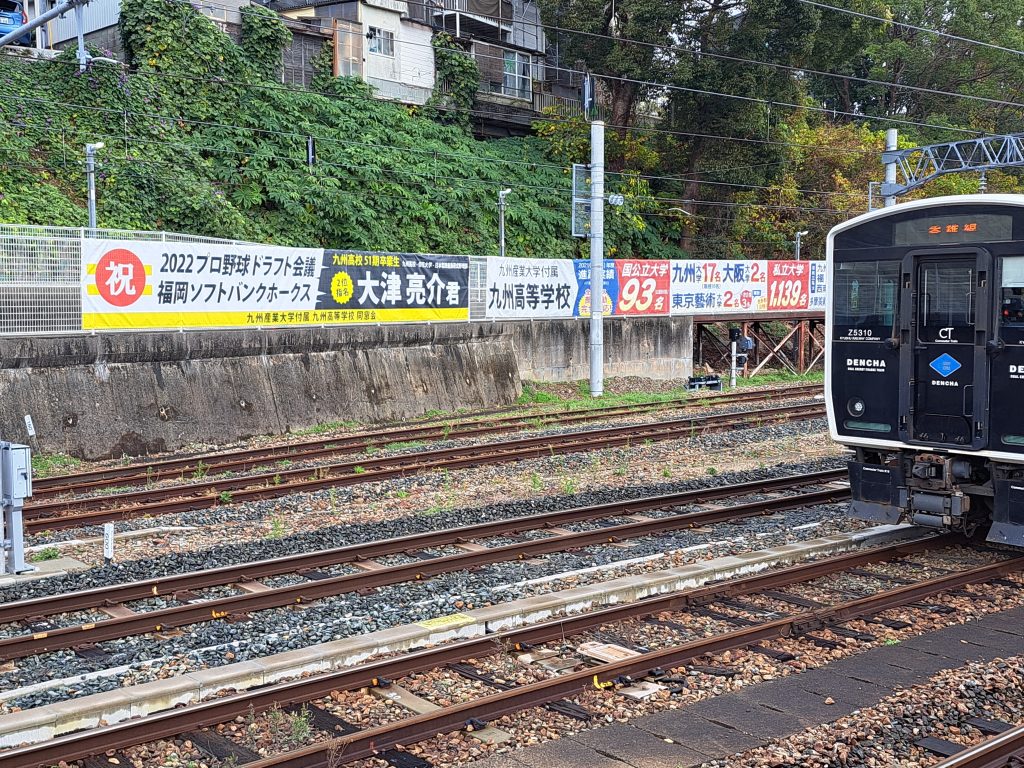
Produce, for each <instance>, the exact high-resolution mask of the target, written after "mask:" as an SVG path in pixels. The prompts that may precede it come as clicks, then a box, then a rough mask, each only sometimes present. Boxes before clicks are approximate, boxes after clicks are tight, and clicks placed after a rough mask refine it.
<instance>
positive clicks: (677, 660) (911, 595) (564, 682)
mask: <svg viewBox="0 0 1024 768" xmlns="http://www.w3.org/2000/svg"><path fill="white" fill-rule="evenodd" d="M1022 568H1024V557H1017V558H1013V559H1011V560H1004V561H1002V562H999V563H994V564H989V565H984V566H980V567H977V568H972V569H970V570H968V571H963V572H960V573H954V574H947V575H943V576H939V577H936V578H934V579H929V580H927V581H924V582H920V583H917V584H910V585H907V586H904V587H897V588H895V589H891V590H887V591H885V592H882V593H880V594H877V595H872V596H870V597H865V598H861V599H859V600H852V601H850V602H846V603H841V604H839V605H836V606H830V607H827V608H819V609H816V610H813V611H809V612H806V613H804V614H799V615H796V616H792V617H786V618H782V619H778V620H776V621H770V622H765V623H763V624H758V625H755V626H752V627H749V628H745V629H740V630H737V631H735V632H729V633H727V634H724V635H721V636H719V637H718V638H715V639H712V640H710V641H708V640H695V641H693V642H690V643H686V644H684V645H680V646H675V647H672V648H665V649H661V650H656V651H651V652H649V653H645V654H642V655H640V656H636V657H632V658H628V659H624V660H622V661H617V662H608V663H605V664H602V665H600V666H598V667H596V668H591V669H584V670H581V671H579V672H570V673H568V674H565V675H562V676H560V677H556V678H554V679H552V680H548V681H542V682H538V683H532V684H530V685H524V686H522V687H518V688H513V689H511V690H509V691H505V692H502V693H496V694H492V695H490V696H485V697H482V698H477V699H473V700H471V701H468V702H464V703H462V704H455V705H453V706H450V707H445V708H443V709H441V710H438V711H437V712H433V713H429V714H426V715H416V716H414V717H411V718H408V719H406V720H400V721H398V722H397V723H392V724H390V725H384V726H379V727H376V728H370V729H367V730H365V731H361V732H359V733H356V734H352V735H350V736H342V737H340V738H336V739H332V740H329V741H326V742H322V743H320V744H316V745H314V746H310V747H305V748H301V749H296V750H293V751H291V752H288V753H286V754H283V755H277V756H275V757H269V758H266V759H263V760H257V761H255V762H251V763H248V764H247V765H246V766H245V768H332V766H331V763H333V764H334V765H337V764H338V760H341V761H342V762H343V763H348V762H352V761H354V760H359V759H363V758H368V757H372V756H373V755H374V754H376V753H377V752H379V751H380V750H384V749H392V748H394V747H396V746H398V745H400V744H406V745H407V744H415V743H416V742H418V741H423V740H424V739H427V738H431V737H433V736H436V735H438V734H440V733H447V732H449V731H454V730H459V729H461V728H463V727H465V725H466V723H467V722H469V721H471V720H483V721H489V720H497V719H498V718H501V717H504V716H506V715H510V714H514V713H516V712H519V711H521V710H523V709H529V708H532V707H537V706H541V705H543V704H547V703H549V702H551V701H557V700H558V699H560V698H563V697H565V696H574V695H578V694H579V693H581V692H582V691H583V690H584V689H586V688H587V687H589V686H590V685H592V684H596V685H602V684H605V683H610V682H614V681H615V679H616V678H618V677H620V676H628V675H646V674H649V673H650V671H651V670H653V669H659V668H661V669H671V668H673V667H678V666H680V665H681V664H685V663H687V662H689V661H692V660H693V659H696V658H699V657H700V656H704V655H707V654H715V653H722V652H724V651H727V650H732V649H735V648H740V647H744V646H748V645H751V644H753V643H758V642H763V641H765V640H772V639H775V638H778V637H784V636H788V635H793V634H796V635H799V634H803V633H805V632H808V631H810V630H813V629H818V628H821V627H825V626H827V625H828V624H829V623H833V624H834V623H842V622H844V621H849V620H851V619H854V618H859V617H862V616H867V615H870V614H875V613H879V612H881V611H885V610H887V609H889V608H895V607H898V606H902V605H906V604H907V603H911V602H915V601H917V600H920V599H921V598H923V597H928V596H931V595H934V594H936V593H938V592H942V591H945V590H948V589H955V588H957V587H961V586H964V585H966V584H970V583H973V582H984V581H987V580H989V579H993V578H998V577H1000V576H1003V575H1006V574H1008V573H1011V572H1014V571H1019V570H1021V569H1022Z"/></svg>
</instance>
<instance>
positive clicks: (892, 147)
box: [882, 128, 897, 208]
mask: <svg viewBox="0 0 1024 768" xmlns="http://www.w3.org/2000/svg"><path fill="white" fill-rule="evenodd" d="M896 135H897V134H896V129H895V128H890V129H889V130H887V131H886V132H885V152H886V154H885V155H883V156H882V159H883V161H884V162H885V183H884V184H883V185H882V194H883V195H885V207H886V208H890V207H892V206H894V205H896V195H894V194H893V193H892V190H893V187H895V186H896V158H894V157H891V156H889V155H888V153H890V152H895V151H896Z"/></svg>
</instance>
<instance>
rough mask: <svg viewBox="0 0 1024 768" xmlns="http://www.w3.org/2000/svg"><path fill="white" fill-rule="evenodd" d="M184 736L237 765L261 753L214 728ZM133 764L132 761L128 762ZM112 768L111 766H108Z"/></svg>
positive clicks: (206, 750)
mask: <svg viewBox="0 0 1024 768" xmlns="http://www.w3.org/2000/svg"><path fill="white" fill-rule="evenodd" d="M182 738H184V739H188V740H189V741H191V742H192V743H193V744H195V745H196V746H197V747H198V748H199V749H200V750H201V751H203V752H205V753H206V754H207V755H209V756H210V757H214V758H216V759H217V760H228V761H233V762H234V763H235V764H236V765H244V764H245V763H252V762H255V761H256V760H259V759H260V755H258V754H256V753H255V752H253V751H252V750H251V749H249V748H248V747H245V746H242V745H241V744H238V743H236V742H234V741H232V740H231V739H229V738H228V737H227V736H223V735H221V734H219V733H217V732H216V731H213V730H205V731H189V732H188V733H184V734H182ZM127 765H131V763H127ZM107 768H110V766H107Z"/></svg>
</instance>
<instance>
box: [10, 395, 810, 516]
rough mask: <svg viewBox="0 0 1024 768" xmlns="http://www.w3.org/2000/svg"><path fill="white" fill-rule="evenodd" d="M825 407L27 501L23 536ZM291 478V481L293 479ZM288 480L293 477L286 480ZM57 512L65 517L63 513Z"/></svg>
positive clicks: (801, 414) (797, 415) (664, 436)
mask: <svg viewBox="0 0 1024 768" xmlns="http://www.w3.org/2000/svg"><path fill="white" fill-rule="evenodd" d="M824 412H825V410H824V406H823V405H817V404H815V405H796V406H783V407H777V408H767V409H761V410H757V411H743V412H740V413H733V414H720V415H716V416H711V417H697V418H690V419H678V420H673V421H666V422H659V423H658V424H655V425H644V426H639V427H638V426H635V425H634V426H627V427H609V428H603V429H598V430H585V431H581V432H572V433H566V434H560V435H546V436H543V437H531V438H522V439H519V440H513V441H509V442H505V443H487V444H485V445H472V446H463V447H459V448H448V449H439V450H432V451H420V452H416V453H411V454H401V455H398V456H390V457H386V458H379V459H373V458H366V459H361V460H359V461H351V462H344V463H338V464H332V465H330V466H323V467H316V468H313V469H310V468H305V469H294V470H286V471H281V472H276V473H267V474H261V475H249V476H246V477H241V478H229V479H222V480H211V481H206V482H201V483H192V484H186V485H180V486H168V487H165V488H154V489H147V490H143V491H131V492H128V493H120V494H110V495H105V496H90V497H86V498H84V499H74V500H68V501H51V502H43V503H42V504H34V505H32V506H27V505H26V507H25V511H24V520H25V523H24V525H25V529H26V532H28V533H38V532H40V531H47V530H51V531H52V530H60V529H64V528H72V527H80V526H83V525H93V524H97V523H101V522H109V521H112V520H122V519H130V518H134V517H140V516H143V515H154V514H172V513H176V512H187V511H191V510H196V509H207V508H209V507H213V506H217V505H218V504H222V503H224V502H223V501H221V496H222V495H223V494H224V493H225V492H226V493H229V494H230V495H231V499H230V501H231V502H233V503H234V502H239V501H250V500H254V499H268V498H277V497H280V496H284V495H288V494H292V493H306V492H309V491H315V490H319V489H321V488H328V487H340V486H347V485H357V484H362V483H367V482H373V481H376V480H384V479H389V478H394V477H404V476H407V475H411V474H417V473H420V472H423V471H425V470H428V469H437V468H448V469H458V468H464V467H473V466H479V465H482V464H498V463H504V462H509V461H517V460H520V459H525V458H536V457H540V456H552V455H560V454H565V453H577V452H581V451H587V450H596V449H599V448H614V447H618V446H622V445H630V444H633V443H635V442H637V441H643V440H650V441H652V442H653V441H660V440H671V439H675V438H679V437H681V436H685V437H691V436H696V435H698V434H706V433H710V432H718V431H724V430H727V429H732V428H734V427H739V426H747V425H750V424H757V425H764V424H774V423H778V422H781V421H791V420H796V419H811V418H818V417H820V416H823V415H824ZM293 478H294V480H292V479H293ZM303 478H305V479H303ZM288 480H292V481H291V482H287V481H288ZM254 486H256V487H254ZM156 500H160V501H159V502H157V501H156ZM136 501H145V502H146V503H139V504H132V506H127V507H116V506H112V505H115V504H117V503H125V502H127V503H131V502H136ZM83 510H84V511H83ZM61 513H68V514H63V515H62V514H61Z"/></svg>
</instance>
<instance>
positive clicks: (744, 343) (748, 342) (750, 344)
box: [739, 336, 754, 352]
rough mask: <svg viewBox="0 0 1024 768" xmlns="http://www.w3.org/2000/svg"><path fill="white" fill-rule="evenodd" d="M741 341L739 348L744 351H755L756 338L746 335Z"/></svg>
mask: <svg viewBox="0 0 1024 768" xmlns="http://www.w3.org/2000/svg"><path fill="white" fill-rule="evenodd" d="M739 341H740V343H739V348H740V349H741V350H742V351H744V352H753V351H754V340H753V339H752V338H750V337H749V336H744V337H743V338H741V339H740V340H739Z"/></svg>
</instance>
